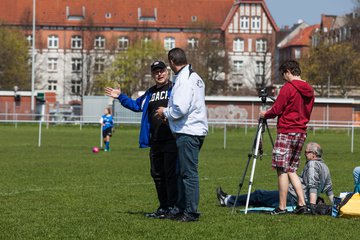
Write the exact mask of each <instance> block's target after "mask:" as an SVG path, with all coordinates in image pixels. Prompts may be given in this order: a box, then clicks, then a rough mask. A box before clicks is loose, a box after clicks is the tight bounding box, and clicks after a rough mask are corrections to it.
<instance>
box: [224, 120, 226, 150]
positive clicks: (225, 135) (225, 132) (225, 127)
mask: <svg viewBox="0 0 360 240" xmlns="http://www.w3.org/2000/svg"><path fill="white" fill-rule="evenodd" d="M224 149H226V123H224Z"/></svg>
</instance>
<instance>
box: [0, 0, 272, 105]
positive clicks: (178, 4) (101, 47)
mask: <svg viewBox="0 0 360 240" xmlns="http://www.w3.org/2000/svg"><path fill="white" fill-rule="evenodd" d="M32 16H33V6H32V1H30V0H2V1H1V5H0V21H2V22H3V23H5V24H6V25H9V26H12V27H17V28H20V29H22V30H23V31H24V35H25V37H26V39H27V40H28V42H29V46H31V44H32V41H33V39H32V31H31V26H32ZM203 23H210V25H209V26H211V33H212V39H213V41H214V42H221V43H223V44H224V45H225V46H226V52H227V54H226V55H225V56H228V57H226V59H225V61H229V65H230V66H231V68H230V70H229V71H228V72H225V73H224V74H223V75H222V76H223V79H221V80H226V81H227V83H228V86H229V88H230V89H234V90H238V89H241V88H248V89H256V88H258V87H264V86H268V87H269V86H271V85H272V83H273V78H274V70H273V69H274V68H273V66H274V59H275V58H274V53H275V47H276V46H275V45H276V44H275V36H276V32H277V31H278V27H277V25H276V23H275V21H274V19H273V18H272V16H271V14H270V12H269V10H268V8H267V6H266V3H265V1H264V0H182V1H175V0H152V1H146V0H91V1H90V0H77V1H73V0H51V1H49V0H37V1H36V34H35V36H36V37H35V44H36V46H35V48H36V58H35V69H36V73H35V79H36V87H35V89H36V90H50V91H54V92H56V95H57V99H58V101H59V102H60V103H79V102H80V101H81V96H83V95H84V94H88V93H86V89H88V88H89V87H90V85H91V84H92V83H93V78H94V74H97V73H101V72H103V71H104V68H105V67H106V66H108V65H110V64H111V62H112V61H113V60H114V56H115V55H116V53H118V52H120V51H126V49H127V48H128V47H129V46H131V45H132V44H133V43H134V42H135V41H136V40H139V39H140V40H143V41H150V40H151V41H159V42H161V43H162V44H163V46H164V50H166V51H167V50H170V49H171V48H173V47H181V48H184V49H186V50H188V49H190V48H195V49H196V47H197V45H198V43H199V41H202V39H201V32H202V31H203V30H202V29H201V28H200V27H199V26H200V25H201V24H203ZM164 54H165V51H164ZM149 64H150V63H149ZM139 90H142V89H139Z"/></svg>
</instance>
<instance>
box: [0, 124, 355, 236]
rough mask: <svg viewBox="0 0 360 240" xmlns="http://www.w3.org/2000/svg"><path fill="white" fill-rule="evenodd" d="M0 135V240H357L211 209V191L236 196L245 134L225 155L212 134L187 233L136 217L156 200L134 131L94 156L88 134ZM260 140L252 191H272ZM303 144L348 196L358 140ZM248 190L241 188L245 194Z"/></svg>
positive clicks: (305, 221) (329, 227)
mask: <svg viewBox="0 0 360 240" xmlns="http://www.w3.org/2000/svg"><path fill="white" fill-rule="evenodd" d="M0 134H1V137H0V171H1V174H0V239H358V231H357V230H358V229H359V226H360V219H340V218H339V219H335V218H332V217H330V216H309V215H307V216H303V215H302V216H298V215H292V214H289V215H285V216H270V215H266V214H253V213H252V214H247V215H244V214H242V213H239V212H237V213H235V214H232V213H231V209H229V208H221V207H219V206H218V204H217V200H216V195H215V188H216V187H217V186H219V185H221V186H222V187H223V189H224V190H225V191H227V192H229V193H236V192H237V190H238V184H239V180H240V178H241V176H242V174H243V172H244V168H245V164H246V161H247V155H248V153H249V151H250V148H251V145H252V140H253V138H254V134H255V129H248V132H247V134H246V135H245V131H244V129H243V128H230V129H228V132H227V148H226V149H223V141H224V140H223V129H216V128H215V129H214V130H213V131H212V130H211V131H210V134H209V136H208V137H207V138H206V140H205V143H204V147H203V149H202V151H201V154H200V164H199V172H200V206H199V210H200V212H201V213H202V215H201V218H200V221H199V222H193V223H180V222H175V221H171V220H157V219H148V218H145V217H144V216H143V214H144V213H146V212H151V211H153V210H155V209H156V208H157V198H156V195H155V189H154V185H153V182H152V179H151V177H150V170H149V159H148V149H139V148H138V144H137V138H138V127H137V126H121V127H118V128H117V129H116V132H115V134H114V137H113V138H112V140H111V147H112V151H111V152H99V153H97V154H94V153H92V151H91V149H92V147H93V146H97V145H99V139H100V136H99V129H98V127H95V126H83V128H82V129H81V130H80V128H79V126H58V125H55V126H50V127H49V128H48V129H46V128H45V126H43V134H42V146H41V147H38V146H37V144H38V126H36V125H28V124H27V125H26V124H19V125H18V126H17V128H15V127H14V125H12V124H1V125H0ZM272 136H273V137H275V133H274V132H273V133H272ZM264 139H265V145H264V156H263V159H262V160H261V161H260V160H259V161H258V162H257V165H256V170H255V177H254V184H253V189H269V190H271V189H277V180H276V173H275V171H273V170H272V169H271V166H270V161H271V157H270V155H271V146H270V141H269V138H268V136H267V135H264ZM308 141H317V142H319V143H320V144H322V146H323V149H324V153H325V154H324V158H325V161H326V162H327V164H328V166H329V168H330V171H331V173H332V177H333V184H334V191H335V193H336V194H339V193H340V192H342V191H351V190H352V189H353V179H352V170H353V168H354V166H356V165H360V164H359V153H360V132H359V131H356V132H355V146H354V153H350V141H351V137H350V136H349V135H348V132H347V131H345V130H326V131H324V130H318V131H316V133H315V134H313V132H310V133H309V135H308V140H307V142H308ZM303 165H304V158H302V164H301V169H302V166H303ZM248 173H250V169H249V171H248ZM248 175H249V174H248ZM247 187H248V178H247V180H246V181H245V183H244V187H243V189H242V193H245V192H247Z"/></svg>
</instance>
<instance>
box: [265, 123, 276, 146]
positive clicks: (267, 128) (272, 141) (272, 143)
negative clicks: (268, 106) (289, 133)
mask: <svg viewBox="0 0 360 240" xmlns="http://www.w3.org/2000/svg"><path fill="white" fill-rule="evenodd" d="M264 121H265V126H266V130H267V132H268V134H269V138H270V141H271V145H272V147H273V148H274V140H273V138H272V136H271V133H270V129H269V126H268V124H267V122H266V120H264Z"/></svg>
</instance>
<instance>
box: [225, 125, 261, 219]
mask: <svg viewBox="0 0 360 240" xmlns="http://www.w3.org/2000/svg"><path fill="white" fill-rule="evenodd" d="M259 130H260V128H259V127H258V129H257V132H256V135H255V138H254V141H253V144H252V146H251V149H250V152H249V154H248V160H247V162H246V166H245V170H244V173H243V176H242V178H241V181H240V183H239V188H238V192H237V195H236V198H235V202H234V204H233V207H232V213H234V212H235V207H236V203H237V201H238V199H239V196H240V191H241V189H242V186H243V184H244V181H245V176H246V173H247V170H248V168H249V164H250V161H251V158H252V156H253V154H254V150H255V147H256V140H257V136H258V134H259V132H260V134H261V131H259Z"/></svg>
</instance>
